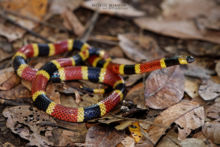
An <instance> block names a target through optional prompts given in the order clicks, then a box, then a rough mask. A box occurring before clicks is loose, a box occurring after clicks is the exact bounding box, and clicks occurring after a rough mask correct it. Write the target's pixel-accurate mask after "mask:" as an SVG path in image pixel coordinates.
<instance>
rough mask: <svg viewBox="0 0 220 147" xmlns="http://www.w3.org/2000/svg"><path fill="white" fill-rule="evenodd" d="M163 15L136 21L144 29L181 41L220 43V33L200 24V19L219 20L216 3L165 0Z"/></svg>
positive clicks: (219, 10)
mask: <svg viewBox="0 0 220 147" xmlns="http://www.w3.org/2000/svg"><path fill="white" fill-rule="evenodd" d="M161 8H162V14H161V15H160V16H158V17H157V18H155V17H154V18H150V17H143V18H138V19H135V23H136V24H137V25H138V26H139V27H141V28H142V29H147V30H151V31H154V32H157V33H160V34H163V35H168V36H173V37H177V38H181V39H198V40H206V41H211V42H215V43H220V41H219V40H220V38H219V36H220V35H219V31H210V30H209V29H208V28H205V27H206V26H210V25H209V24H208V25H203V24H199V23H200V21H197V20H198V19H199V18H201V17H202V18H205V19H203V20H204V21H205V22H210V21H211V20H213V23H212V24H214V22H216V20H219V17H220V16H219V14H220V7H219V5H218V4H217V2H216V1H206V0H196V1H178V0H172V1H170V0H164V1H163V2H162V4H161Z"/></svg>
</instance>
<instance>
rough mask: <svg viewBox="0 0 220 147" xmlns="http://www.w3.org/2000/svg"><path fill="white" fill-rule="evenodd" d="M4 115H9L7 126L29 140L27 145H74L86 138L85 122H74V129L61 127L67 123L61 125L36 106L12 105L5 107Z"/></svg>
mask: <svg viewBox="0 0 220 147" xmlns="http://www.w3.org/2000/svg"><path fill="white" fill-rule="evenodd" d="M3 115H4V116H5V117H7V122H6V126H7V127H8V128H10V129H11V131H12V132H13V133H15V134H18V135H19V136H20V137H21V138H23V139H26V140H29V143H28V144H27V146H68V145H70V146H74V145H75V143H76V142H77V143H78V142H83V141H84V139H85V135H86V130H87V129H86V127H85V124H83V123H81V124H77V123H75V124H72V128H74V129H72V128H71V129H69V128H67V129H61V128H66V127H65V126H66V125H65V124H63V125H59V123H56V122H55V120H54V119H53V118H52V117H51V116H49V115H48V114H46V113H45V112H43V111H40V110H38V109H37V108H35V107H31V106H27V105H23V106H15V107H10V108H6V109H4V111H3ZM50 124H51V125H50ZM53 126H55V127H53ZM59 126H60V127H61V128H60V127H59Z"/></svg>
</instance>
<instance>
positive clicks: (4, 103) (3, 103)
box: [0, 97, 23, 106]
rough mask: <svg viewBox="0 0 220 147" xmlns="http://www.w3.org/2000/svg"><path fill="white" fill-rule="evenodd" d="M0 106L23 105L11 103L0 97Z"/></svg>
mask: <svg viewBox="0 0 220 147" xmlns="http://www.w3.org/2000/svg"><path fill="white" fill-rule="evenodd" d="M0 104H2V105H7V106H8V105H9V106H19V105H23V104H22V103H18V102H15V101H11V100H7V99H4V98H1V97H0Z"/></svg>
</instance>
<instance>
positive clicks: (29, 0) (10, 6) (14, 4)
mask: <svg viewBox="0 0 220 147" xmlns="http://www.w3.org/2000/svg"><path fill="white" fill-rule="evenodd" d="M1 5H2V6H3V8H5V9H7V10H11V11H14V12H18V13H19V14H22V15H25V16H30V17H34V18H38V19H39V18H42V17H43V16H44V14H45V13H46V11H47V0H37V1H36V0H20V1H19V2H18V1H16V0H10V1H2V3H1Z"/></svg>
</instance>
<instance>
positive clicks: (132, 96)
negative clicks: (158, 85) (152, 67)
mask: <svg viewBox="0 0 220 147" xmlns="http://www.w3.org/2000/svg"><path fill="white" fill-rule="evenodd" d="M126 100H130V101H132V102H133V103H134V104H136V105H137V107H138V108H142V109H146V106H145V105H144V84H143V83H139V84H137V85H135V86H134V87H132V88H131V89H130V90H129V91H128V93H127V95H126Z"/></svg>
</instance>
